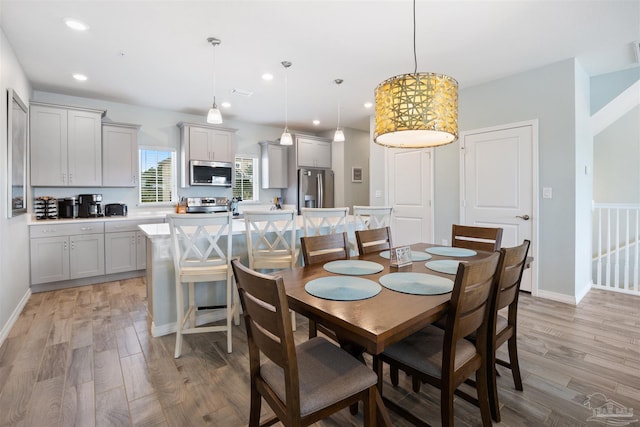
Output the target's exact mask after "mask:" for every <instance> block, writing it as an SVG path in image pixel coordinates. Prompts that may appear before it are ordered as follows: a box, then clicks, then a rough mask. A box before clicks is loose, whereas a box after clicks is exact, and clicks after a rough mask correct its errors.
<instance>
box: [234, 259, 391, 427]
mask: <svg viewBox="0 0 640 427" xmlns="http://www.w3.org/2000/svg"><path fill="white" fill-rule="evenodd" d="M231 265H232V268H233V273H234V275H235V278H236V283H237V285H238V290H239V293H240V302H241V304H242V310H243V318H244V323H245V326H246V329H247V343H248V345H249V369H250V377H251V411H250V415H249V426H251V427H256V426H269V425H273V424H275V423H276V422H278V421H280V422H282V424H284V425H285V426H307V425H310V424H313V423H315V422H317V421H318V420H321V419H323V418H326V417H328V416H329V415H331V414H333V413H335V412H337V411H339V410H341V409H343V408H346V407H348V406H350V405H351V404H357V403H358V402H359V401H363V402H364V425H365V426H374V425H375V424H376V403H375V397H376V392H377V391H376V382H377V380H378V379H377V376H376V374H375V373H374V372H373V371H372V370H370V369H368V368H367V367H366V366H365V365H364V364H362V363H360V362H359V361H358V360H356V359H355V358H354V357H352V356H351V355H349V354H348V353H347V352H345V351H344V350H342V349H340V348H339V347H337V346H335V345H334V344H332V343H330V342H329V341H327V340H326V339H324V338H322V337H316V338H313V339H311V340H308V341H305V342H303V343H301V344H299V345H297V346H296V345H295V343H294V338H293V331H292V325H291V316H289V304H288V302H287V295H286V293H285V290H284V283H283V281H282V278H281V277H273V276H268V275H265V274H261V273H257V272H255V271H253V270H250V269H249V268H247V267H245V266H243V265H242V264H240V262H239V261H238V260H237V259H234V260H232V262H231ZM265 359H267V360H265ZM262 399H264V400H265V401H266V402H267V404H268V405H269V406H270V407H271V409H272V410H273V412H274V413H275V417H272V418H270V419H268V420H265V421H264V422H262V423H260V410H261V406H262Z"/></svg>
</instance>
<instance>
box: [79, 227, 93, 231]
mask: <svg viewBox="0 0 640 427" xmlns="http://www.w3.org/2000/svg"><path fill="white" fill-rule="evenodd" d="M80 230H81V231H90V230H93V227H82V228H80Z"/></svg>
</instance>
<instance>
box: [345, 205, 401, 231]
mask: <svg viewBox="0 0 640 427" xmlns="http://www.w3.org/2000/svg"><path fill="white" fill-rule="evenodd" d="M392 213H393V207H391V206H354V207H353V220H354V223H355V224H354V225H355V230H356V231H357V230H369V229H372V228H384V227H390V226H391V214H392Z"/></svg>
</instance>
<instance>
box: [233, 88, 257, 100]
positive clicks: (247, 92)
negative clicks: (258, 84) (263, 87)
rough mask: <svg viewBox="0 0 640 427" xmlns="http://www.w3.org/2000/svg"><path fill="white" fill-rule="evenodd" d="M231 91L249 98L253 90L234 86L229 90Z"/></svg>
mask: <svg viewBox="0 0 640 427" xmlns="http://www.w3.org/2000/svg"><path fill="white" fill-rule="evenodd" d="M231 93H234V94H236V95H240V96H244V97H247V98H249V97H250V96H251V95H253V92H252V91H250V90H247V89H240V88H237V87H234V88H233V90H232V91H231Z"/></svg>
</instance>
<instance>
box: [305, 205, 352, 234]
mask: <svg viewBox="0 0 640 427" xmlns="http://www.w3.org/2000/svg"><path fill="white" fill-rule="evenodd" d="M300 211H301V212H302V223H303V226H304V237H309V236H320V235H322V234H334V233H342V232H344V231H347V217H348V215H349V208H302V209H300Z"/></svg>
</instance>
